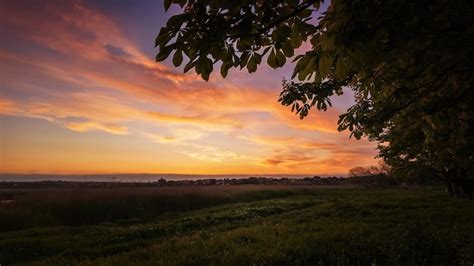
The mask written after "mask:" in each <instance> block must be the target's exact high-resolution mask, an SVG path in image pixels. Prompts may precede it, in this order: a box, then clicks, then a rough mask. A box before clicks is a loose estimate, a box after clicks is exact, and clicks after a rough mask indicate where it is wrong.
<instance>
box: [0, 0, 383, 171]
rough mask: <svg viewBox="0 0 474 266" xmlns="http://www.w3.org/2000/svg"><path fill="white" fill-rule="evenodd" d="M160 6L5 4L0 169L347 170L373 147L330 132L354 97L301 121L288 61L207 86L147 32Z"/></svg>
mask: <svg viewBox="0 0 474 266" xmlns="http://www.w3.org/2000/svg"><path fill="white" fill-rule="evenodd" d="M173 12H176V8H175V9H174V10H173V8H172V10H171V12H169V13H165V12H164V10H163V4H162V3H161V1H147V2H146V1H112V0H110V1H17V0H13V1H1V2H0V34H1V36H2V37H1V39H0V134H1V136H0V137H1V139H0V148H1V154H0V163H1V165H0V172H2V173H179V174H230V173H233V174H268V173H278V174H346V173H347V171H348V169H350V168H352V167H354V166H366V165H371V164H375V159H374V155H375V154H376V151H375V146H376V145H375V143H370V142H368V141H367V140H360V141H357V140H354V139H349V137H348V133H347V132H342V133H340V132H337V130H336V127H337V125H336V122H337V118H338V115H339V114H341V113H342V112H344V110H345V109H347V107H348V106H350V105H351V104H352V101H353V97H352V95H351V94H350V93H345V94H344V95H343V96H340V97H338V98H334V99H333V102H334V107H333V108H331V109H330V110H328V111H327V112H312V113H311V114H310V116H309V117H308V118H306V119H304V120H300V119H299V118H298V117H297V116H295V114H294V113H291V110H290V109H289V108H287V107H284V106H281V105H280V104H279V103H278V102H277V99H278V95H279V92H280V90H281V81H282V79H283V78H285V77H286V78H289V77H290V76H291V70H292V67H293V66H292V65H287V66H285V67H284V68H282V69H278V70H273V69H270V68H269V67H268V66H266V65H263V66H261V67H260V68H259V70H258V71H257V73H254V74H249V73H247V72H246V71H244V70H242V71H238V70H233V71H230V72H229V75H228V77H227V78H226V79H222V78H221V77H220V76H219V75H218V71H217V72H216V73H213V74H212V75H211V78H210V80H209V82H205V81H203V80H202V79H201V78H200V77H198V76H197V75H196V74H195V73H194V71H190V72H189V73H187V74H182V72H183V71H182V68H179V69H176V68H174V67H173V66H172V64H171V63H170V60H168V61H165V62H164V63H155V61H154V55H155V54H156V52H157V49H155V48H154V39H155V37H156V35H157V33H158V31H159V29H160V27H161V26H163V25H164V24H165V23H166V20H167V18H169V16H170V15H171V14H172V13H173Z"/></svg>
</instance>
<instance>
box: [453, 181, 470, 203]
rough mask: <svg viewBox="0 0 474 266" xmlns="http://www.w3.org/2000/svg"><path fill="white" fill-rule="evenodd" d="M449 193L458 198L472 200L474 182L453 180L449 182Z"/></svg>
mask: <svg viewBox="0 0 474 266" xmlns="http://www.w3.org/2000/svg"><path fill="white" fill-rule="evenodd" d="M447 190H448V193H449V194H450V195H452V196H454V197H457V198H469V199H472V197H473V191H474V180H468V179H451V180H449V181H447Z"/></svg>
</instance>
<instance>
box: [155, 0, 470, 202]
mask: <svg viewBox="0 0 474 266" xmlns="http://www.w3.org/2000/svg"><path fill="white" fill-rule="evenodd" d="M172 3H175V4H178V5H179V6H180V7H181V8H182V10H183V12H182V13H180V14H178V15H175V16H173V17H171V18H170V19H169V20H168V22H167V24H166V26H165V27H163V28H161V30H160V32H159V35H158V37H157V38H156V46H158V48H159V53H158V54H157V56H156V60H157V61H162V60H164V59H166V58H168V57H169V56H170V55H171V53H172V52H174V55H173V64H174V65H175V66H179V65H181V64H182V63H184V64H185V66H184V71H185V72H186V71H189V70H190V69H193V68H194V69H195V71H196V73H197V74H199V75H201V77H202V78H203V79H205V80H208V79H209V75H210V73H211V72H212V71H213V69H214V66H216V65H217V66H220V73H221V75H222V76H223V77H226V76H227V72H228V70H229V69H230V68H240V69H243V68H246V69H247V70H248V72H249V73H252V72H255V71H256V70H257V68H258V65H260V64H262V62H263V61H264V58H266V62H267V64H268V65H269V66H270V67H272V68H278V67H282V66H283V65H285V63H287V59H289V58H293V62H295V66H294V72H293V76H292V79H291V80H288V81H284V82H283V90H282V92H281V95H280V99H279V101H280V102H281V103H282V104H283V105H286V106H291V109H292V111H294V112H296V114H298V115H299V116H300V117H301V118H304V117H305V116H307V115H308V113H309V111H310V109H311V108H313V107H315V108H316V109H318V110H326V109H327V108H328V107H329V106H331V99H330V97H331V96H333V95H335V94H336V95H341V94H342V93H343V88H348V89H350V90H352V91H353V92H354V93H355V95H356V99H355V100H356V102H355V104H354V105H353V106H352V107H350V108H349V109H348V110H347V112H346V113H344V114H342V115H341V116H340V119H339V121H338V129H339V130H346V129H347V130H349V131H350V132H351V136H353V137H355V138H357V139H359V138H361V137H362V136H367V137H369V139H370V140H375V141H378V142H379V144H380V145H379V150H380V156H381V157H383V158H384V160H385V161H386V162H387V163H389V164H390V166H391V167H392V169H394V171H396V170H398V171H402V170H403V169H409V168H410V167H411V166H415V165H423V167H425V168H428V169H429V170H430V171H431V172H433V173H436V176H437V177H439V178H443V179H444V180H445V181H446V182H447V184H448V188H449V189H450V191H451V192H452V193H453V194H454V195H456V196H468V194H469V193H471V195H472V192H469V188H468V185H466V184H467V183H469V182H470V181H469V180H472V179H474V170H473V168H474V156H473V148H474V147H473V143H474V142H473V141H474V138H473V132H474V129H473V127H474V114H473V103H474V90H473V83H474V73H473V70H474V65H473V62H474V1H461V0H455V1H447V0H432V1H429V0H419V1H409V0H392V1H390V0H389V1H379V0H367V1H357V0H347V1H341V0H333V1H330V3H329V7H328V8H327V10H326V11H324V10H322V9H321V6H322V5H321V4H322V1H319V0H308V1H303V0H288V1H276V0H256V1H232V0H222V1H213V0H199V1H197V0H167V1H165V8H166V9H167V8H169V6H170V5H171V4H172ZM323 11H324V12H323ZM318 13H319V14H320V16H319V17H317V16H315V14H318ZM303 43H308V44H310V45H311V47H310V49H309V50H308V51H307V52H304V53H302V54H299V55H295V49H297V48H299V47H300V46H301V45H302V44H303ZM184 56H186V58H187V60H186V62H184V61H185V60H184ZM460 180H461V181H460ZM453 188H454V189H453Z"/></svg>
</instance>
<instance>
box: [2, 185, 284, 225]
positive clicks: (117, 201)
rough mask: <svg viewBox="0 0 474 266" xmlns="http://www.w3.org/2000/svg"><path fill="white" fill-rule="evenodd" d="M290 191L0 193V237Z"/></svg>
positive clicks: (202, 189)
mask: <svg viewBox="0 0 474 266" xmlns="http://www.w3.org/2000/svg"><path fill="white" fill-rule="evenodd" d="M258 190H259V191H258ZM261 190H265V191H261ZM291 190H292V189H291V188H289V187H288V186H265V187H262V186H258V185H247V186H222V187H217V186H213V187H211V186H208V187H157V188H150V187H145V188H143V187H142V188H71V189H64V188H62V189H33V190H21V191H0V198H2V197H1V196H2V194H3V197H4V198H8V199H9V201H11V200H12V201H13V202H8V203H7V202H4V203H3V204H0V217H1V219H0V232H5V231H11V230H18V229H24V228H32V227H42V226H76V225H91V224H99V223H103V222H115V223H133V222H141V221H146V220H150V219H152V218H155V217H157V216H159V215H160V214H163V213H169V212H182V211H188V210H195V209H201V208H206V207H211V206H216V205H220V204H226V203H235V202H248V201H253V200H258V199H268V198H276V197H283V196H288V195H291V193H292V191H291Z"/></svg>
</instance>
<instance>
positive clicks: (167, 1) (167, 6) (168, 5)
mask: <svg viewBox="0 0 474 266" xmlns="http://www.w3.org/2000/svg"><path fill="white" fill-rule="evenodd" d="M172 2H173V1H172V0H164V1H163V4H164V6H165V11H168V9H169V8H170V6H171V3H172Z"/></svg>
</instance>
